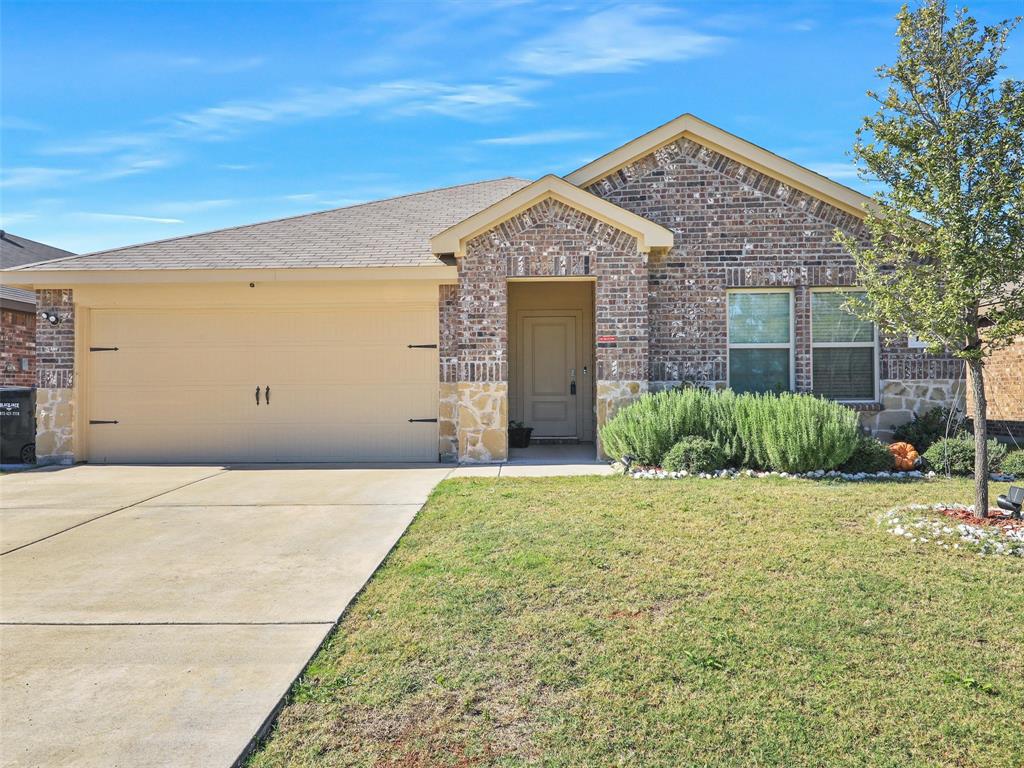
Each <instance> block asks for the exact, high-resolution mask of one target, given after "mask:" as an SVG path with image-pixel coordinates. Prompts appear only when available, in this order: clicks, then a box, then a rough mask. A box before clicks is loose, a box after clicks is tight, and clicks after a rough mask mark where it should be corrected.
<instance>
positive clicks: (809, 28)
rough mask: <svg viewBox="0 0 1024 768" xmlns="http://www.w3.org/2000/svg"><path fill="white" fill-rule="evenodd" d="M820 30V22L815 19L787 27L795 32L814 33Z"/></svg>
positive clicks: (792, 23)
mask: <svg viewBox="0 0 1024 768" xmlns="http://www.w3.org/2000/svg"><path fill="white" fill-rule="evenodd" d="M817 28H818V22H816V21H815V20H814V19H799V20H797V21H794V22H791V23H789V24H787V25H786V29H789V30H792V31H793V32H813V31H814V30H815V29H817Z"/></svg>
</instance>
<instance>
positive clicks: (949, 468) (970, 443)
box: [922, 437, 1006, 477]
mask: <svg viewBox="0 0 1024 768" xmlns="http://www.w3.org/2000/svg"><path fill="white" fill-rule="evenodd" d="M922 456H923V457H924V461H925V464H927V465H928V466H929V467H930V468H931V469H933V470H935V471H936V472H939V473H941V474H950V475H963V476H965V477H968V476H970V475H973V474H974V438H973V437H949V438H945V439H943V440H939V441H938V442H936V443H935V444H933V445H932V446H931V447H930V448H929V449H928V450H927V451H925V452H924V453H923V454H922ZM1005 456H1006V446H1005V445H1003V444H1002V443H1000V442H997V441H996V440H989V441H988V471H989V472H994V471H996V470H997V469H999V466H1000V464H1001V462H1002V460H1003V457H1005Z"/></svg>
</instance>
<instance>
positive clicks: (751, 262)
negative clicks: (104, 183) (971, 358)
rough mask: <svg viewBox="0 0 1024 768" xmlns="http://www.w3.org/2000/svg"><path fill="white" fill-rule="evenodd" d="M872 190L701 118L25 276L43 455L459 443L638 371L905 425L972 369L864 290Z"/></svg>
mask: <svg viewBox="0 0 1024 768" xmlns="http://www.w3.org/2000/svg"><path fill="white" fill-rule="evenodd" d="M865 205H867V206H869V207H870V205H871V202H870V200H868V199H867V198H865V197H864V196H863V195H861V194H859V193H857V192H855V191H853V190H851V189H849V188H847V187H844V186H842V185H840V184H837V183H836V182H834V181H831V180H829V179H827V178H825V177H823V176H820V175H818V174H816V173H813V172H811V171H809V170H807V169H805V168H802V167H800V166H798V165H796V164H795V163H792V162H789V161H788V160H785V159H784V158H782V157H779V156H777V155H774V154H772V153H771V152H768V151H766V150H764V149H762V148H760V147H758V146H755V145H753V144H751V143H750V142H747V141H744V140H742V139H740V138H738V137H736V136H733V135H732V134H729V133H727V132H725V131H723V130H721V129H719V128H716V127H715V126H713V125H710V124H709V123H707V122H704V121H702V120H700V119H698V118H696V117H694V116H692V115H683V116H681V117H679V118H677V119H675V120H673V121H671V122H669V123H667V124H665V125H663V126H661V127H660V128H657V129H656V130H654V131H651V132H650V133H648V134H645V135H644V136H641V137H639V138H637V139H635V140H633V141H631V142H629V143H627V144H625V145H623V146H621V147H619V148H618V149H615V150H614V151H612V152H610V153H609V154H607V155H604V156H603V157H600V158H598V159H596V160H594V161H593V162H591V163H589V164H588V165H585V166H584V167H582V168H580V169H578V170H576V171H574V172H573V173H570V174H569V175H568V176H566V177H564V178H559V177H557V176H545V177H543V178H541V179H539V180H537V181H533V182H530V181H527V180H523V179H513V178H505V179H497V180H493V181H484V182H480V183H477V184H466V185H463V186H458V187H451V188H447V189H438V190H433V191H429V192H423V193H420V194H414V195H407V196H404V197H398V198H393V199H390V200H382V201H379V202H374V203H367V204H364V205H357V206H351V207H348V208H341V209H336V210H331V211H324V212H321V213H313V214H308V215H305V216H297V217H292V218H287V219H281V220H277V221H270V222H264V223H260V224H253V225H249V226H241V227H233V228H230V229H224V230H219V231H215V232H208V233H204V234H198V235H192V236H189V237H179V238H175V239H171V240H164V241H160V242H155V243H148V244H144V245H137V246H131V247H127V248H119V249H115V250H111V251H105V252H102V253H93V254H87V255H82V256H73V257H68V258H65V259H60V260H57V261H51V262H47V263H45V264H39V265H35V266H32V267H29V268H21V269H19V270H18V274H16V275H9V277H11V279H12V281H16V282H18V283H19V284H22V285H24V286H29V287H33V288H35V289H36V290H38V291H39V292H40V293H39V296H40V302H41V308H43V309H45V310H47V311H49V312H51V313H54V314H56V315H57V317H58V319H59V322H58V323H57V324H56V325H50V324H46V325H41V326H40V328H39V331H38V343H39V344H40V345H41V346H45V347H47V348H48V349H50V350H53V354H52V355H51V356H48V358H47V360H46V363H45V365H41V366H40V370H39V371H38V386H39V397H38V410H37V415H38V424H39V435H38V440H37V452H38V453H39V455H40V457H41V460H46V461H63V462H67V461H72V460H75V461H77V460H87V461H99V462H103V461H110V462H120V461H229V460H230V461H257V460H258V461H351V460H360V461H374V460H406V461H413V460H419V461H427V460H429V461H433V460H436V459H437V458H438V457H439V456H440V457H442V458H446V459H453V458H459V459H461V460H463V461H481V462H487V461H500V460H503V459H505V458H506V457H507V455H508V448H507V425H508V422H509V420H510V419H514V420H517V421H523V422H525V423H526V424H528V425H529V426H532V427H533V428H534V437H535V438H539V439H541V440H553V441H582V442H593V441H595V440H596V437H597V434H598V429H599V428H600V426H601V425H602V424H603V423H604V422H605V421H607V420H608V419H609V418H610V417H611V416H612V415H613V414H614V412H615V411H616V409H618V408H620V407H621V406H622V405H624V404H626V403H628V402H630V401H631V400H633V399H635V398H637V397H638V396H640V395H641V394H642V393H644V392H647V391H651V390H656V389H661V388H665V387H672V386H676V385H679V384H681V383H693V384H698V385H702V386H710V387H727V386H731V387H733V388H735V389H738V390H795V391H801V392H815V393H818V394H821V395H823V396H827V397H832V398H836V399H839V400H842V401H845V402H849V403H850V404H852V405H853V406H854V407H856V408H858V409H859V410H860V411H861V412H862V414H863V415H862V418H863V421H864V423H865V424H866V425H867V426H869V427H870V428H872V429H874V430H876V431H879V432H883V433H884V432H885V431H887V430H889V429H891V427H892V426H894V425H895V424H898V423H901V422H903V421H906V420H908V419H910V418H911V416H912V414H913V413H914V412H919V411H923V410H926V409H928V408H930V407H932V406H934V405H946V406H950V405H958V404H959V403H960V401H961V399H962V396H963V394H962V393H963V366H962V364H961V363H960V362H959V361H957V360H955V359H953V358H948V357H934V356H930V355H928V354H927V353H926V352H925V351H924V350H921V349H916V348H913V347H912V346H911V345H910V344H908V342H907V339H905V338H890V339H879V338H878V335H877V334H876V332H875V329H874V328H873V327H872V326H871V325H870V324H865V323H861V322H859V321H857V320H855V319H854V318H853V317H852V316H850V315H848V314H847V313H845V312H844V311H843V310H842V309H841V304H842V302H843V294H844V293H845V292H848V291H850V290H854V289H855V284H856V280H855V276H854V269H853V263H852V261H851V260H850V259H849V257H848V256H847V255H846V254H845V253H844V251H843V250H842V248H841V247H840V246H839V245H837V244H836V243H835V242H834V241H833V232H834V230H835V229H837V228H839V229H842V230H844V231H847V232H851V233H854V234H855V235H856V236H858V237H861V238H863V239H865V240H866V239H867V237H868V233H867V231H866V229H865V227H864V224H863V219H864V217H865V216H866V215H868V214H867V213H866V212H865V208H864V206H865Z"/></svg>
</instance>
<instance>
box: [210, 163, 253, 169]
mask: <svg viewBox="0 0 1024 768" xmlns="http://www.w3.org/2000/svg"><path fill="white" fill-rule="evenodd" d="M217 167H218V168H220V169H221V170H222V171H251V170H252V169H253V168H255V167H256V166H254V165H249V164H248V163H218V165H217Z"/></svg>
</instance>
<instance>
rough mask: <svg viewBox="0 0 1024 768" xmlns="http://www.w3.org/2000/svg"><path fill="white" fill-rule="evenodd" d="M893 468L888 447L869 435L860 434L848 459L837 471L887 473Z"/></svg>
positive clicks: (894, 464)
mask: <svg viewBox="0 0 1024 768" xmlns="http://www.w3.org/2000/svg"><path fill="white" fill-rule="evenodd" d="M895 467H896V463H895V462H894V461H893V457H892V454H891V453H890V452H889V446H887V445H886V444H885V443H883V442H882V441H881V440H877V439H875V438H874V437H872V436H871V435H864V434H862V435H861V436H860V439H858V441H857V447H856V448H854V449H853V453H852V454H851V455H850V458H848V459H847V460H846V461H845V462H843V463H842V464H841V465H840V466H839V469H841V470H842V471H843V472H889V471H890V470H892V469H895Z"/></svg>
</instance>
